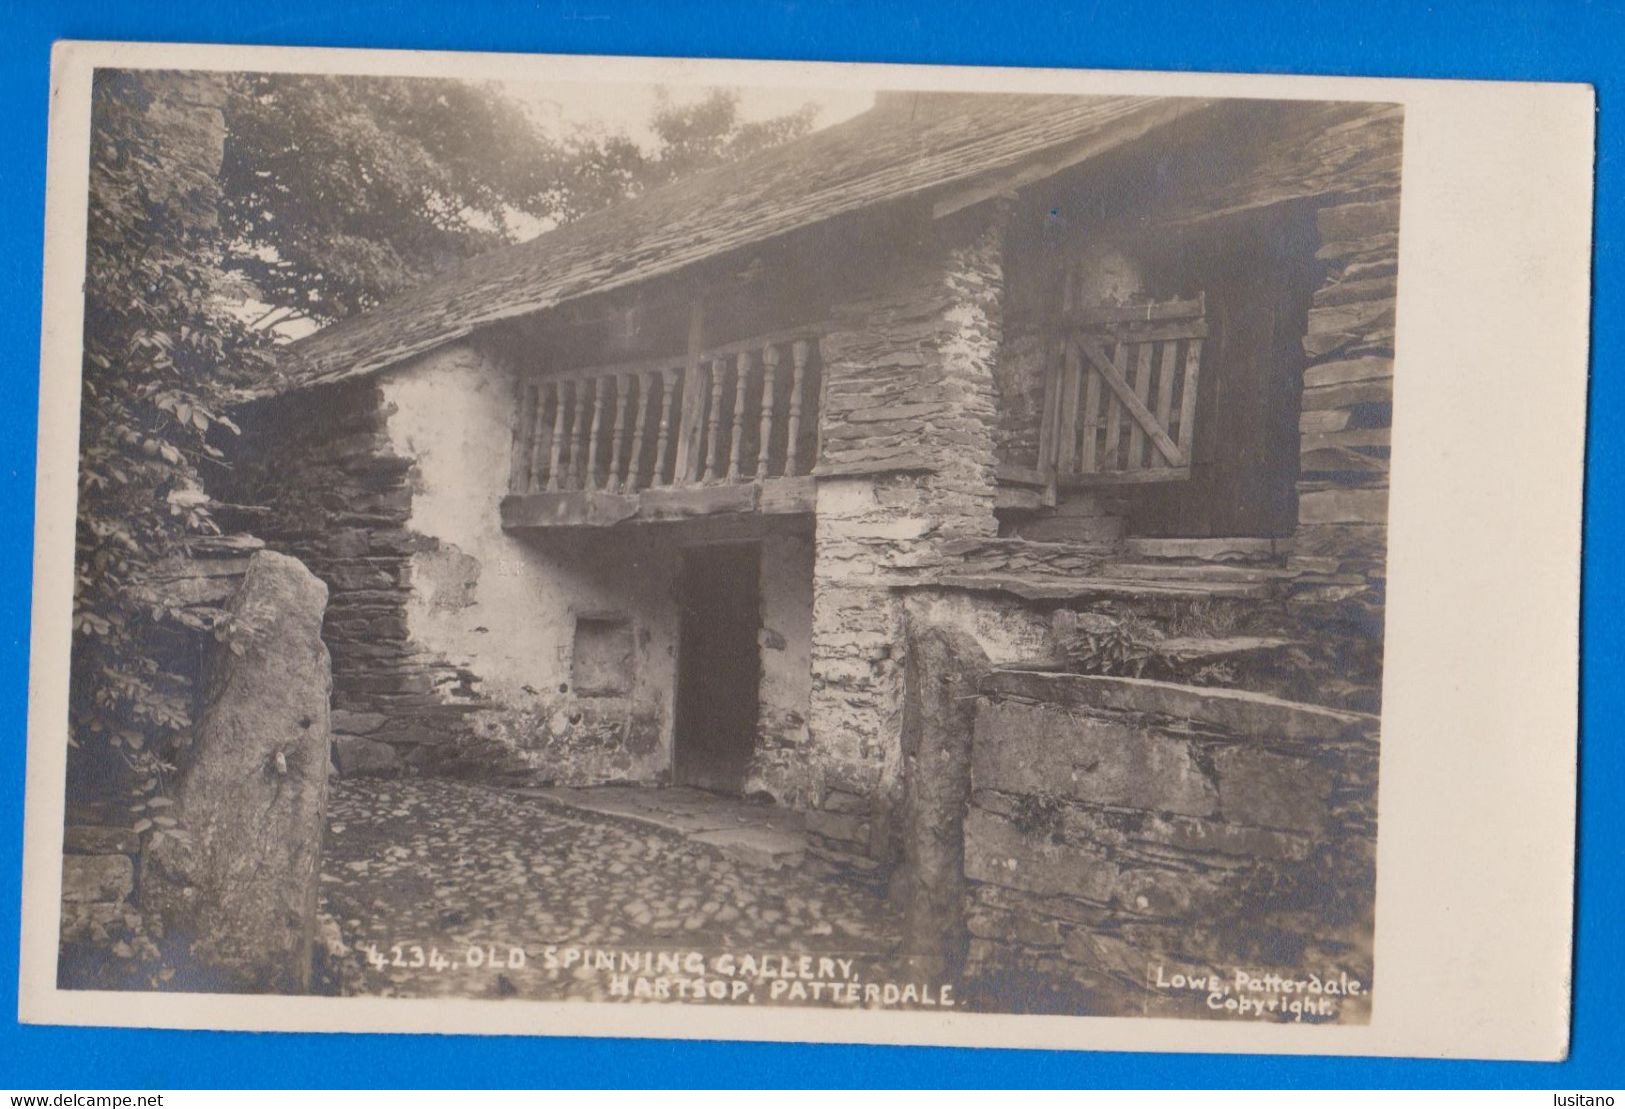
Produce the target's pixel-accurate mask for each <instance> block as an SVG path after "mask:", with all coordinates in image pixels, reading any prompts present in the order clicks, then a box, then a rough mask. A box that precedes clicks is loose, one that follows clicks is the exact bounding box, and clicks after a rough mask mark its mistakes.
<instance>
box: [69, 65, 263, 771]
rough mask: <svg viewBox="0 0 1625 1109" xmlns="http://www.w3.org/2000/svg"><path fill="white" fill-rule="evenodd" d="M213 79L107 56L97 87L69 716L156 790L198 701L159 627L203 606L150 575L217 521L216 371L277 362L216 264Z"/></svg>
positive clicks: (85, 736)
mask: <svg viewBox="0 0 1625 1109" xmlns="http://www.w3.org/2000/svg"><path fill="white" fill-rule="evenodd" d="M221 91H222V90H221V88H220V86H219V83H218V81H217V80H216V79H213V78H209V77H190V76H188V77H182V76H178V75H175V74H165V73H146V72H123V71H108V70H102V71H98V73H97V75H96V81H95V86H94V92H93V100H92V103H93V109H92V134H91V151H90V205H89V212H88V217H89V218H88V225H87V239H86V270H85V275H86V276H85V329H84V356H83V357H84V360H83V385H82V410H81V433H80V434H81V439H80V463H79V489H78V492H79V511H78V520H77V524H78V528H77V535H76V545H75V556H76V557H75V566H74V571H75V574H74V617H73V619H74V633H75V642H74V651H73V659H72V677H71V686H70V698H71V712H72V721H71V724H72V734H73V736H74V739H75V741H76V743H77V744H78V745H79V746H80V747H81V748H84V747H86V746H90V745H94V746H95V747H96V749H97V751H98V753H100V754H104V755H105V754H108V753H111V754H113V755H114V756H116V758H115V760H114V762H113V765H114V766H115V767H117V768H122V769H124V770H126V771H128V772H129V775H131V776H133V777H134V779H135V780H136V782H137V784H138V787H141V788H143V789H144V790H145V791H146V792H148V793H150V792H152V791H154V790H156V789H157V788H158V787H159V779H160V777H161V774H162V772H163V771H164V769H165V768H166V767H165V764H164V762H163V757H164V756H163V751H162V741H164V740H167V739H170V738H172V737H174V736H175V735H176V734H178V733H183V732H184V731H185V729H186V728H187V727H188V726H189V724H190V719H189V708H190V701H191V692H190V690H189V688H188V685H187V681H186V678H185V676H184V675H181V674H177V673H175V672H172V671H169V670H166V668H164V667H163V666H161V665H160V663H159V661H158V659H157V658H155V652H154V644H155V643H156V642H158V641H159V640H161V638H162V635H163V629H164V628H165V627H168V626H173V625H175V624H177V623H187V622H190V623H191V624H192V625H193V630H197V629H196V627H195V624H196V621H197V617H195V616H188V615H186V614H184V613H183V612H181V611H180V610H179V609H177V608H175V607H173V606H171V605H170V604H169V603H167V602H166V601H165V599H164V598H163V597H162V596H161V595H160V594H159V593H157V592H156V591H155V590H153V589H152V588H151V587H150V586H148V585H147V584H146V583H145V581H144V574H145V573H146V572H147V571H149V570H150V569H151V567H152V566H153V565H154V564H156V563H157V562H158V561H160V560H161V559H162V558H164V557H165V556H166V555H168V554H171V553H172V552H174V551H175V550H176V548H177V547H178V546H179V545H180V544H181V543H183V542H184V541H185V540H186V539H187V537H188V536H194V535H200V534H207V533H210V532H213V531H215V530H216V528H215V525H214V522H213V520H212V519H211V517H210V514H209V509H208V498H207V496H206V495H205V494H204V492H203V484H202V478H201V474H200V471H201V469H202V468H203V467H205V466H208V465H210V464H213V463H216V462H218V460H219V458H220V451H219V449H218V448H217V447H216V446H214V445H212V444H211V443H210V442H209V435H210V432H211V431H212V430H214V429H215V428H217V427H218V428H222V429H226V430H235V426H234V425H233V424H232V423H231V422H230V420H229V419H228V418H227V417H225V416H224V415H223V414H221V407H220V392H219V383H220V382H221V380H222V379H223V377H224V372H223V371H224V370H225V368H226V367H228V366H233V367H243V366H248V367H258V368H260V369H261V370H262V371H263V369H264V367H265V366H266V365H267V362H268V351H267V346H268V344H267V343H266V341H265V339H264V337H262V336H260V335H257V334H255V333H253V332H252V331H251V330H250V329H249V328H247V327H245V326H244V325H243V324H242V323H241V322H240V321H239V320H238V319H237V318H236V317H235V316H234V315H233V314H232V312H231V311H230V304H231V301H232V298H233V295H234V294H233V290H232V289H231V288H230V283H229V280H228V278H227V277H226V273H225V269H224V267H223V265H222V261H223V256H224V246H223V241H222V235H221V228H220V224H219V221H218V219H217V218H216V214H215V213H216V210H217V207H218V203H219V181H218V177H217V170H218V165H219V147H220V140H221V138H222V134H223V132H222V129H221V125H220V118H219V113H218V111H217V109H216V107H215V105H216V104H218V102H219V100H220V97H221ZM96 766H97V767H98V768H99V769H101V770H102V771H105V770H106V765H105V762H103V763H97V764H96Z"/></svg>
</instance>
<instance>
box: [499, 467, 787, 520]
mask: <svg viewBox="0 0 1625 1109" xmlns="http://www.w3.org/2000/svg"><path fill="white" fill-rule="evenodd" d="M815 495H816V488H815V486H814V483H813V479H812V478H810V477H791V478H769V479H767V480H765V481H747V482H719V483H714V484H711V485H689V486H683V487H680V488H669V489H644V490H642V491H640V492H637V493H603V492H589V491H582V490H571V491H566V492H552V493H550V492H539V493H514V494H510V495H509V496H506V497H503V498H502V506H501V511H502V528H503V530H504V531H516V532H523V531H535V530H540V529H547V528H594V527H614V526H616V525H625V524H635V523H657V522H661V521H671V520H691V519H696V518H699V517H704V516H728V515H734V516H738V515H759V516H791V515H806V514H808V513H811V512H812V511H813V502H814V497H815Z"/></svg>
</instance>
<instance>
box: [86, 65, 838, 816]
mask: <svg viewBox="0 0 1625 1109" xmlns="http://www.w3.org/2000/svg"><path fill="white" fill-rule="evenodd" d="M738 107H739V104H738V97H737V95H735V94H733V93H730V92H727V91H717V92H714V93H712V94H710V95H709V96H707V97H706V98H704V99H702V100H700V101H698V102H696V103H692V104H686V105H678V104H674V103H672V102H670V101H668V100H664V99H663V100H662V101H661V102H660V104H659V105H658V108H657V110H656V113H655V116H654V118H653V119H652V120H651V129H652V131H653V132H654V134H655V136H656V143H655V146H654V147H653V149H645V148H643V147H640V146H639V145H638V144H636V143H634V142H633V141H632V140H631V139H629V138H627V137H626V136H624V135H621V134H606V133H603V132H596V131H582V132H578V133H574V134H569V135H566V136H563V137H553V136H550V135H548V134H547V133H546V132H545V131H544V130H542V129H541V128H539V127H538V126H537V125H536V123H535V121H534V120H532V119H531V118H530V117H529V116H528V115H527V114H526V113H525V112H524V110H523V109H522V108H521V107H520V106H519V105H517V104H516V103H515V102H513V101H511V100H508V99H506V98H504V97H503V96H502V95H501V93H500V90H497V89H495V88H493V87H489V86H481V85H472V84H467V83H464V82H458V81H451V80H434V79H402V78H377V77H331V76H310V75H299V74H250V73H233V74H190V73H172V72H158V71H116V70H102V71H98V73H97V77H96V82H95V88H94V94H93V108H92V121H91V126H92V138H91V158H90V177H89V182H90V190H89V193H90V203H89V212H88V217H89V222H88V227H87V253H86V283H85V328H84V356H83V387H82V389H83V393H82V399H83V404H82V412H81V424H82V426H81V454H80V470H79V508H78V520H77V525H78V526H77V536H76V552H75V578H74V616H73V620H74V649H73V657H72V680H71V690H70V697H71V713H72V720H71V721H70V724H71V734H72V737H73V742H74V745H75V748H74V750H75V754H74V757H73V759H72V760H71V761H70V769H71V770H72V772H73V774H74V775H75V777H76V779H77V780H81V781H83V782H84V783H85V784H86V785H90V784H91V783H95V785H94V787H93V788H94V789H95V790H96V791H97V792H104V791H105V789H106V787H108V786H109V785H113V784H116V785H117V786H118V788H119V789H120V791H121V792H123V791H124V790H125V789H126V788H127V787H131V786H132V785H133V790H134V793H135V797H136V800H135V803H134V805H135V808H136V809H137V810H138V812H137V817H138V823H142V822H147V823H149V824H150V823H152V822H159V823H161V822H162V820H167V817H166V818H161V819H160V818H159V817H158V816H155V815H154V813H153V812H152V811H151V807H152V806H153V805H154V804H159V805H161V804H163V803H164V802H163V801H162V798H161V797H160V796H159V795H160V794H161V793H162V790H163V779H164V775H165V774H166V773H167V772H168V770H169V769H170V765H169V762H168V761H167V760H169V759H170V758H171V757H172V753H173V751H174V750H175V749H176V746H177V744H179V743H184V741H185V737H186V735H187V732H188V729H189V727H190V725H191V720H190V709H191V705H192V701H193V694H194V690H193V688H192V682H191V681H190V680H189V678H188V676H187V674H186V672H185V667H180V668H177V667H175V666H173V665H167V664H166V660H165V659H164V658H162V657H161V656H162V655H163V650H162V649H161V647H160V646H159V645H160V644H162V643H164V642H166V636H168V633H169V632H171V631H177V630H178V631H183V632H185V633H188V634H191V635H193V636H195V635H196V634H198V633H209V632H220V631H221V630H222V629H218V628H215V627H213V626H212V624H209V622H208V621H207V620H206V618H204V617H202V616H199V615H198V614H197V612H196V611H193V610H187V609H185V608H182V607H180V606H179V605H177V604H174V603H172V601H173V599H172V598H166V596H165V594H164V591H163V589H162V588H161V587H159V586H155V585H154V584H152V581H151V571H152V569H153V568H154V567H155V566H156V565H158V564H159V563H160V562H161V561H162V560H163V559H165V558H166V557H168V556H171V555H173V554H175V553H176V552H177V551H178V550H180V549H181V548H182V547H183V546H185V545H186V544H187V543H188V542H189V541H191V540H193V539H195V538H196V537H199V536H205V535H208V534H211V533H214V532H216V531H217V530H218V528H217V526H216V524H215V522H214V519H213V517H212V516H211V513H210V501H209V498H208V497H207V495H206V493H205V488H204V487H205V480H206V478H207V476H208V470H209V468H210V467H212V466H216V465H222V464H224V459H223V457H222V455H221V451H220V437H221V436H222V435H227V436H229V435H230V434H231V433H233V432H235V430H236V428H235V425H234V424H232V422H231V421H230V419H229V418H228V417H227V416H226V414H225V409H226V407H227V398H228V397H229V396H230V392H229V390H230V388H231V387H232V386H235V385H238V384H241V383H243V382H245V381H247V382H252V381H260V380H263V379H264V378H265V377H266V376H267V375H269V374H270V373H271V372H272V366H273V361H274V359H273V357H272V355H273V342H274V339H275V331H274V328H275V325H276V324H278V323H280V322H286V321H287V320H290V319H294V318H300V317H302V318H307V319H309V320H312V321H315V322H317V323H326V322H330V321H332V320H335V319H339V318H342V317H344V316H347V315H350V314H353V313H355V312H359V311H363V310H365V309H367V308H369V307H371V306H372V305H373V304H375V303H377V302H378V301H379V300H381V299H383V298H384V297H386V296H388V295H389V294H390V293H392V292H395V291H397V290H399V289H401V288H403V287H405V286H408V285H411V284H414V283H416V282H419V281H422V280H425V279H427V278H428V277H430V276H432V275H433V274H434V273H435V272H436V271H437V270H439V269H441V268H443V267H445V266H447V265H449V264H451V263H453V262H455V261H457V260H459V259H462V258H466V257H468V256H470V255H472V254H475V253H478V252H480V251H482V250H486V249H489V248H491V247H493V246H496V245H499V244H501V243H503V242H506V241H510V240H512V239H513V238H514V237H515V236H516V234H517V228H518V226H519V224H520V222H521V221H522V219H529V220H530V221H532V222H535V221H545V222H551V223H560V222H565V221H568V220H570V219H574V218H576V217H578V216H580V215H581V214H583V213H584V212H587V211H590V210H592V209H594V208H598V207H602V206H603V205H606V204H610V203H613V202H615V201H617V200H620V199H624V198H626V197H629V196H633V195H636V194H638V193H640V192H643V191H645V190H647V189H649V188H652V187H655V186H658V185H660V184H663V183H664V182H666V181H669V180H671V179H672V178H673V177H675V176H677V175H679V174H682V173H688V172H693V171H696V170H699V169H702V168H705V167H707V166H710V165H715V164H718V163H720V162H724V161H727V160H729V159H733V158H738V157H742V156H745V155H747V154H750V153H753V152H754V151H756V150H759V149H762V148H763V147H765V146H768V145H771V144H773V143H775V142H779V141H783V140H784V139H787V138H790V137H794V136H795V135H798V134H800V133H802V132H804V131H806V130H807V129H808V128H809V127H810V126H811V123H812V116H813V110H812V109H811V108H810V107H809V108H807V109H804V110H803V111H801V112H799V113H794V114H792V115H789V116H785V117H781V118H779V119H776V120H768V121H764V122H760V123H747V122H743V121H741V119H740V118H739V111H738ZM245 303H259V304H263V305H265V306H267V308H268V309H269V311H267V312H264V313H263V314H262V315H261V316H260V318H259V319H257V320H253V319H249V318H246V317H245V316H244V314H243V311H242V306H243V305H244V304H245ZM211 437H212V438H213V439H214V441H213V442H211ZM222 615H223V614H222ZM169 638H170V639H171V640H172V639H173V637H169ZM157 834H165V833H164V831H163V830H161V829H160V830H159V831H158V833H157ZM169 834H174V833H169Z"/></svg>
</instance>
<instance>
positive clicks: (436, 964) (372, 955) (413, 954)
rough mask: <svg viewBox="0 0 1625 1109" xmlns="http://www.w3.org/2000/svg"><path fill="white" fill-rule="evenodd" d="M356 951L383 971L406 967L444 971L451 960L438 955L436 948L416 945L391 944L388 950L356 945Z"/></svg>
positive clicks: (363, 944)
mask: <svg viewBox="0 0 1625 1109" xmlns="http://www.w3.org/2000/svg"><path fill="white" fill-rule="evenodd" d="M356 948H357V950H359V951H360V952H361V953H362V954H364V955H366V957H367V962H368V963H370V964H371V965H373V966H374V967H376V968H378V969H379V970H384V969H385V968H387V967H406V968H410V969H414V970H418V969H422V968H425V967H427V968H428V969H429V970H445V969H446V968H447V967H449V966H451V960H450V959H448V958H446V957H445V956H444V955H442V954H441V953H440V949H439V948H438V947H430V948H424V947H421V946H419V945H418V944H401V943H397V944H392V945H391V946H389V947H388V948H380V947H379V946H377V945H376V944H370V943H362V944H357V945H356Z"/></svg>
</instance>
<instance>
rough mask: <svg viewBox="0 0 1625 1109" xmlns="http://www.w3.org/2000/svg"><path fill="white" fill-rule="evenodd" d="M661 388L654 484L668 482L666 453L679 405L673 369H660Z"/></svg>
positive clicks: (669, 445)
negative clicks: (672, 423)
mask: <svg viewBox="0 0 1625 1109" xmlns="http://www.w3.org/2000/svg"><path fill="white" fill-rule="evenodd" d="M678 372H680V371H678ZM660 389H661V398H660V430H659V432H658V433H657V434H656V436H655V473H654V478H653V479H652V484H654V485H665V484H666V455H667V452H668V451H669V449H670V447H671V422H672V420H673V419H674V418H675V409H676V407H677V389H676V386H675V384H674V381H673V371H670V370H661V371H660Z"/></svg>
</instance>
